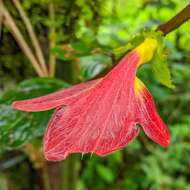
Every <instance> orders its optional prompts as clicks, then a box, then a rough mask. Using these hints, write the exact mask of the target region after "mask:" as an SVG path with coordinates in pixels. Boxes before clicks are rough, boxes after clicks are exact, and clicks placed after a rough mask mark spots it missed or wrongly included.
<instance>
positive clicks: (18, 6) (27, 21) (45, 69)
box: [13, 0, 48, 75]
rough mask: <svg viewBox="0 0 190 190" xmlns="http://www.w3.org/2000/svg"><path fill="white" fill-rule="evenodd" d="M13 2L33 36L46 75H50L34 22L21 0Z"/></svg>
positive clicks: (39, 60)
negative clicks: (31, 20) (32, 22)
mask: <svg viewBox="0 0 190 190" xmlns="http://www.w3.org/2000/svg"><path fill="white" fill-rule="evenodd" d="M13 3H14V5H15V7H16V8H17V10H18V12H19V14H20V16H21V19H22V20H23V22H24V24H25V26H26V29H27V31H28V34H29V36H30V38H31V42H32V44H33V46H34V49H35V52H36V57H37V58H38V62H39V64H40V65H41V67H42V69H43V71H44V73H45V74H46V75H48V71H47V67H46V64H45V58H44V56H43V53H42V49H41V47H40V44H39V41H38V39H37V36H36V34H35V32H34V29H33V27H32V24H31V22H30V19H29V18H28V16H27V14H26V12H25V11H24V9H23V7H22V5H21V3H20V1H19V0H13Z"/></svg>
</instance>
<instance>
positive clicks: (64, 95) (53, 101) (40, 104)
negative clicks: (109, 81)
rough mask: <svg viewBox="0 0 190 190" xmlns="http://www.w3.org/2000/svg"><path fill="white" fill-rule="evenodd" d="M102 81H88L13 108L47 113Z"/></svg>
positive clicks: (16, 102) (17, 104) (14, 103)
mask: <svg viewBox="0 0 190 190" xmlns="http://www.w3.org/2000/svg"><path fill="white" fill-rule="evenodd" d="M100 80H101V79H97V80H93V81H88V82H86V83H81V84H77V85H75V86H72V87H70V88H66V89H63V90H60V91H58V92H54V93H51V94H49V95H45V96H41V97H38V98H33V99H29V100H22V101H15V102H13V104H12V107H13V108H15V109H18V110H22V111H28V112H37V111H46V110H50V109H53V108H56V107H59V106H62V105H66V104H67V102H69V101H68V100H70V99H71V97H72V96H75V95H77V94H79V93H81V92H84V91H86V90H88V89H89V88H91V87H92V86H94V85H95V84H97V83H98V81H100Z"/></svg>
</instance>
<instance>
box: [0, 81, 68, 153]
mask: <svg viewBox="0 0 190 190" xmlns="http://www.w3.org/2000/svg"><path fill="white" fill-rule="evenodd" d="M68 86H69V85H68V84H67V83H65V82H63V81H61V80H58V79H51V78H35V79H30V80H26V81H23V82H21V83H20V84H19V85H18V86H17V87H16V88H15V89H12V90H10V91H7V92H5V93H4V94H3V95H2V96H1V97H0V102H1V105H0V153H2V152H3V151H5V150H10V149H17V148H19V147H20V146H23V145H24V144H26V143H28V142H29V141H31V140H33V139H35V138H38V137H41V136H42V134H43V133H44V129H45V128H46V126H47V123H48V121H49V119H50V116H51V114H52V111H46V112H38V113H26V112H22V111H17V110H14V109H12V108H11V106H10V105H7V104H10V103H12V102H13V101H14V100H23V99H28V98H33V97H37V96H41V95H44V94H48V93H50V92H54V91H56V90H58V89H60V88H64V87H68Z"/></svg>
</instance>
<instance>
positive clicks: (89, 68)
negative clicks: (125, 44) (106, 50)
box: [80, 54, 111, 80]
mask: <svg viewBox="0 0 190 190" xmlns="http://www.w3.org/2000/svg"><path fill="white" fill-rule="evenodd" d="M80 66H81V76H82V78H84V79H85V80H89V79H92V78H94V77H95V76H97V75H98V74H100V73H101V72H102V71H103V70H104V69H106V68H107V67H109V66H111V58H110V57H108V56H106V55H103V54H96V55H90V56H83V57H81V58H80Z"/></svg>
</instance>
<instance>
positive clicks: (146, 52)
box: [135, 38, 158, 65]
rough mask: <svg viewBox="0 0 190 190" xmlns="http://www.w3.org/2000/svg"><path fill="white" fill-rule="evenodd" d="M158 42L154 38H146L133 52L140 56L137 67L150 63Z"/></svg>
mask: <svg viewBox="0 0 190 190" xmlns="http://www.w3.org/2000/svg"><path fill="white" fill-rule="evenodd" d="M157 47H158V42H157V40H156V39H154V38H146V39H145V40H144V42H143V43H142V44H140V45H139V46H138V47H137V48H135V51H137V53H138V54H139V55H140V61H139V65H141V64H143V63H146V62H148V61H150V60H151V59H152V57H153V55H154V52H155V50H156V48H157Z"/></svg>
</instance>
